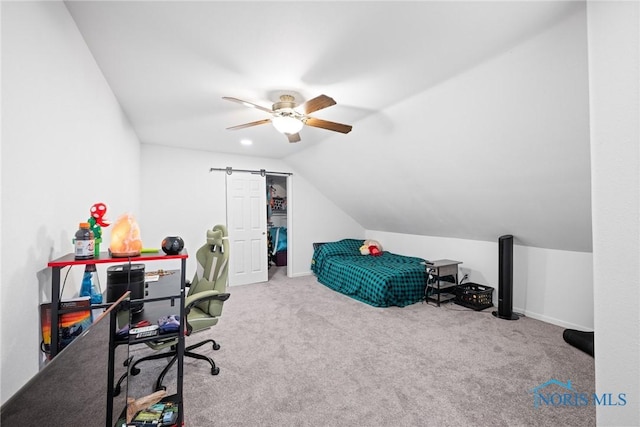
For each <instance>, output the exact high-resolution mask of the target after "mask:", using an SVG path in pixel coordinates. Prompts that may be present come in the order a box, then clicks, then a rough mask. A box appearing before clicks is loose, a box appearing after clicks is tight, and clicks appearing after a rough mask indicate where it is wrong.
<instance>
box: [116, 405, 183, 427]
mask: <svg viewBox="0 0 640 427" xmlns="http://www.w3.org/2000/svg"><path fill="white" fill-rule="evenodd" d="M177 419H178V405H177V404H175V403H174V402H159V403H154V404H153V405H151V406H149V407H148V408H145V409H143V410H141V411H138V412H137V413H136V414H135V415H134V416H133V419H132V420H131V422H129V423H128V425H129V426H136V427H151V426H153V427H171V426H175V425H176V421H177Z"/></svg>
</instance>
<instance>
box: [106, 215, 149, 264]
mask: <svg viewBox="0 0 640 427" xmlns="http://www.w3.org/2000/svg"><path fill="white" fill-rule="evenodd" d="M109 250H110V251H111V256H113V257H130V256H138V255H140V251H141V250H142V240H140V228H139V227H138V223H137V222H136V220H135V218H134V217H133V215H131V214H128V213H126V214H124V215H122V216H120V218H118V220H117V221H116V223H115V224H114V225H113V228H112V229H111V244H110V245H109Z"/></svg>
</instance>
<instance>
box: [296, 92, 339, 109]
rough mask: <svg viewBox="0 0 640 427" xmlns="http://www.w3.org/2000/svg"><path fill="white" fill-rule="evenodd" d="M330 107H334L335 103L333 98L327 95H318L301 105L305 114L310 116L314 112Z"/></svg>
mask: <svg viewBox="0 0 640 427" xmlns="http://www.w3.org/2000/svg"><path fill="white" fill-rule="evenodd" d="M332 105H336V101H334V99H333V98H331V97H329V96H327V95H320V96H316V97H315V98H313V99H310V100H308V101H307V102H305V103H304V104H302V107H303V111H304V113H305V114H311V113H313V112H314V111H318V110H322V109H323V108H327V107H331V106H332Z"/></svg>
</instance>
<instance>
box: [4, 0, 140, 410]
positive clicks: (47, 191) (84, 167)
mask: <svg viewBox="0 0 640 427" xmlns="http://www.w3.org/2000/svg"><path fill="white" fill-rule="evenodd" d="M1 7H2V110H3V111H2V113H3V116H2V181H1V182H2V237H1V241H0V247H2V254H1V256H2V258H1V265H2V272H1V280H0V295H1V298H2V299H1V301H2V313H1V315H0V319H1V320H0V323H1V327H0V328H1V331H2V341H1V346H0V347H1V348H0V354H1V359H2V370H1V375H2V380H1V398H2V403H4V402H5V401H6V400H7V399H8V398H9V397H10V396H11V395H12V394H13V393H14V392H15V391H16V390H17V389H18V388H20V387H21V386H22V385H23V384H24V383H25V382H26V381H27V380H28V379H29V378H30V377H31V376H32V375H34V374H35V373H36V372H37V371H38V367H39V360H40V354H41V353H40V350H39V348H40V317H39V311H38V310H39V304H40V303H41V302H44V301H50V287H51V285H50V283H51V273H50V271H49V269H47V262H48V261H50V260H52V259H54V258H57V257H59V256H62V255H64V254H67V253H70V252H72V251H73V245H72V243H71V239H72V237H73V235H74V233H75V232H76V230H77V228H78V223H79V222H80V221H86V220H87V219H88V218H89V208H90V207H91V205H92V204H93V203H95V202H98V201H104V202H106V203H107V204H108V205H109V214H108V216H109V217H110V218H112V219H115V217H116V216H117V214H118V213H122V212H124V211H125V210H131V211H133V212H136V211H138V205H139V194H140V190H139V172H138V169H139V161H140V149H139V143H138V141H137V138H136V136H135V134H134V133H133V131H132V130H131V127H130V126H129V123H128V121H127V119H126V117H125V116H124V115H123V113H122V111H121V109H120V107H119V105H118V103H117V102H116V100H115V98H114V96H113V94H112V92H111V90H110V88H109V86H108V85H107V83H106V82H105V80H104V78H103V76H102V74H101V72H100V70H99V69H98V67H97V66H96V64H95V62H94V60H93V57H92V56H91V54H90V53H89V51H88V49H87V46H86V45H85V43H84V41H83V39H82V37H81V36H80V34H79V32H78V30H77V28H76V26H75V24H74V22H73V21H72V20H71V17H70V16H69V13H68V12H67V9H66V8H65V6H64V5H63V4H62V3H60V2H48V1H47V2H2V3H1ZM108 236H109V231H108V228H107V229H105V237H106V240H107V241H108V239H109V237H108ZM77 268H78V267H76V269H77ZM73 271H74V270H72V272H73ZM77 273H78V275H79V274H81V273H82V271H81V270H78V271H77ZM78 288H79V281H78V280H77V279H76V278H75V275H74V274H70V276H69V279H68V281H67V285H66V287H65V296H73V295H74V294H77V291H78Z"/></svg>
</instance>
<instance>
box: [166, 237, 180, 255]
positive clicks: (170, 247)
mask: <svg viewBox="0 0 640 427" xmlns="http://www.w3.org/2000/svg"><path fill="white" fill-rule="evenodd" d="M183 248H184V240H182V237H179V236H167V237H165V238H164V239H162V250H163V251H164V253H165V254H167V255H178V254H179V253H180V251H181V250H182V249H183Z"/></svg>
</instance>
